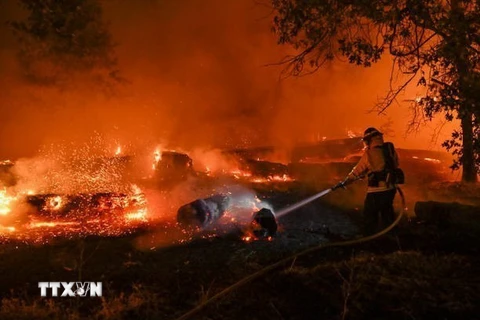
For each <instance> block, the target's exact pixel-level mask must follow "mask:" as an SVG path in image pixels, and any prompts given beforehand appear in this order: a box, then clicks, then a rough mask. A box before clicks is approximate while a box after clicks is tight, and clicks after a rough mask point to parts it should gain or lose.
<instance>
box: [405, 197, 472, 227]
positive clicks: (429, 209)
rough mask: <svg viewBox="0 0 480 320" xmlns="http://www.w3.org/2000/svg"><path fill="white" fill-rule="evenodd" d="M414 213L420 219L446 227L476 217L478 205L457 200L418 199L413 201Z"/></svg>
mask: <svg viewBox="0 0 480 320" xmlns="http://www.w3.org/2000/svg"><path fill="white" fill-rule="evenodd" d="M415 215H416V217H417V219H418V220H420V221H423V222H426V223H429V224H434V225H438V226H442V227H447V226H450V225H451V224H456V223H466V224H468V223H469V222H471V221H472V220H476V219H478V216H479V215H480V207H478V206H471V205H464V204H460V203H457V202H436V201H425V202H422V201H419V202H417V203H415Z"/></svg>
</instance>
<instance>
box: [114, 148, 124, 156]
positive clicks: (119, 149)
mask: <svg viewBox="0 0 480 320" xmlns="http://www.w3.org/2000/svg"><path fill="white" fill-rule="evenodd" d="M120 154H122V147H121V146H118V147H117V150H116V151H115V155H116V156H118V155H120Z"/></svg>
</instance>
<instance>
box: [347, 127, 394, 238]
mask: <svg viewBox="0 0 480 320" xmlns="http://www.w3.org/2000/svg"><path fill="white" fill-rule="evenodd" d="M362 141H363V143H364V146H365V152H364V153H363V155H362V157H361V159H360V160H359V162H358V163H357V165H356V166H355V167H354V168H353V169H352V171H351V172H350V173H349V174H348V175H347V177H346V179H345V180H344V181H343V182H341V183H340V184H339V186H341V187H343V186H345V185H346V184H348V183H349V182H352V181H354V180H357V179H359V178H363V177H364V176H367V178H368V189H367V195H366V197H365V203H364V209H363V214H364V235H372V234H374V233H376V232H378V231H380V230H382V229H384V228H386V227H388V226H389V225H390V224H392V223H393V221H394V220H395V212H394V209H393V200H394V198H395V194H396V192H397V189H396V184H395V183H396V177H395V173H396V172H397V170H395V169H397V168H398V156H397V153H396V151H395V147H394V146H393V144H392V143H391V142H384V141H383V134H382V133H381V132H380V131H378V130H377V129H375V128H368V129H366V130H365V132H364V135H363V138H362Z"/></svg>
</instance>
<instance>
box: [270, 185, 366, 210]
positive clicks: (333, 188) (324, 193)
mask: <svg viewBox="0 0 480 320" xmlns="http://www.w3.org/2000/svg"><path fill="white" fill-rule="evenodd" d="M359 179H360V178H357V179H353V180H345V181H343V182H340V183H338V184H337V185H335V186H333V187H331V188H329V189H326V190H323V191H322V192H319V193H317V194H314V195H313V196H311V197H309V198H307V199H304V200H302V201H299V202H297V203H295V204H293V205H291V206H289V207H286V208H283V209H281V210H279V211H277V213H276V216H277V218H280V217H281V216H284V215H286V214H287V213H290V212H292V211H294V210H297V209H298V208H301V207H303V206H304V205H307V204H309V203H310V202H312V201H315V200H317V199H319V198H321V197H323V196H324V195H327V194H329V193H330V192H332V191H334V190H336V189H338V188H345V186H346V185H347V184H350V183H352V182H354V181H357V180H359Z"/></svg>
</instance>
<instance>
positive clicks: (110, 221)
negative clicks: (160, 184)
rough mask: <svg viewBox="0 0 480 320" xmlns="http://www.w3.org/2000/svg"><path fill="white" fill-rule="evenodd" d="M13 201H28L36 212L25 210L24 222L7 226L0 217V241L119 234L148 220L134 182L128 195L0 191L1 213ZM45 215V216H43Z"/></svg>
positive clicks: (10, 207) (37, 240)
mask: <svg viewBox="0 0 480 320" xmlns="http://www.w3.org/2000/svg"><path fill="white" fill-rule="evenodd" d="M13 201H22V202H26V203H29V204H30V206H31V207H33V208H36V209H37V211H36V212H31V213H28V216H27V217H26V218H27V222H22V223H16V224H15V225H10V226H7V225H4V224H3V223H2V221H1V220H0V239H1V241H4V240H8V239H11V240H21V241H25V242H37V243H43V242H48V239H51V238H55V237H68V238H71V237H78V236H84V235H93V234H95V235H104V236H112V235H121V234H125V233H128V232H130V230H134V229H135V228H138V226H140V225H143V224H145V223H146V222H148V212H147V207H146V205H147V202H146V198H145V196H144V194H143V193H142V191H141V189H140V188H139V187H138V186H136V185H131V193H130V194H117V193H104V194H79V195H27V192H20V193H19V194H18V196H17V197H12V196H9V195H8V194H7V192H6V190H0V214H1V215H7V214H8V213H9V212H11V210H12V204H13ZM25 214H27V213H25ZM46 216H48V217H49V218H48V219H45V217H46ZM88 218H90V219H88ZM17 224H18V225H17Z"/></svg>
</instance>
